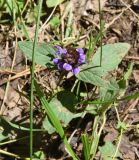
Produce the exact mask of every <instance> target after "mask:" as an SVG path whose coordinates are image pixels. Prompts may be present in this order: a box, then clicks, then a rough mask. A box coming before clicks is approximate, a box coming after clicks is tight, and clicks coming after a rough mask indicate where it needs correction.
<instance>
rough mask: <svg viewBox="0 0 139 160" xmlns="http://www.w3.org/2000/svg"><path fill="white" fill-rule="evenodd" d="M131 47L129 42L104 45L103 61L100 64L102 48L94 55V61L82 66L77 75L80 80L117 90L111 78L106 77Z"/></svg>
mask: <svg viewBox="0 0 139 160" xmlns="http://www.w3.org/2000/svg"><path fill="white" fill-rule="evenodd" d="M129 49H130V45H129V44H127V43H115V44H108V45H105V46H103V47H102V62H101V64H102V65H101V66H100V57H101V53H100V48H99V49H98V51H97V52H96V54H95V55H94V57H93V59H92V62H90V63H89V64H86V65H83V66H82V71H81V72H80V73H79V74H78V75H77V77H78V79H79V80H82V81H84V82H87V83H91V84H94V85H96V86H99V87H105V88H108V89H109V90H117V88H115V87H114V86H113V85H112V84H111V83H110V82H109V80H106V79H104V76H106V75H108V73H109V72H110V71H113V70H114V69H116V67H117V66H118V65H119V63H120V62H121V60H122V58H123V57H124V56H125V54H126V53H127V52H128V50H129Z"/></svg>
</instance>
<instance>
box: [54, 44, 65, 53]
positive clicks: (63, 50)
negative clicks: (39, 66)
mask: <svg viewBox="0 0 139 160" xmlns="http://www.w3.org/2000/svg"><path fill="white" fill-rule="evenodd" d="M54 48H56V49H58V50H57V52H56V54H58V55H62V54H63V55H65V54H67V50H66V48H64V49H63V48H61V47H60V46H58V45H55V46H54Z"/></svg>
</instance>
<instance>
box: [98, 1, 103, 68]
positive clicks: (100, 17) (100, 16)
mask: <svg viewBox="0 0 139 160" xmlns="http://www.w3.org/2000/svg"><path fill="white" fill-rule="evenodd" d="M99 20H100V23H99V24H100V67H101V65H102V34H103V31H102V11H101V2H100V0H99Z"/></svg>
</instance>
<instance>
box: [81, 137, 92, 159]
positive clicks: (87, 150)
mask: <svg viewBox="0 0 139 160" xmlns="http://www.w3.org/2000/svg"><path fill="white" fill-rule="evenodd" d="M81 140H82V143H83V152H84V157H85V160H89V159H90V143H89V137H88V135H87V134H83V135H82V136H81Z"/></svg>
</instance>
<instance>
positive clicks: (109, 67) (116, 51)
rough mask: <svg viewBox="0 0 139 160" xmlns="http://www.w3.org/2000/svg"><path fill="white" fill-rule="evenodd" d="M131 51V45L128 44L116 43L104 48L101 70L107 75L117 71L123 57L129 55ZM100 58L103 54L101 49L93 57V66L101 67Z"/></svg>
mask: <svg viewBox="0 0 139 160" xmlns="http://www.w3.org/2000/svg"><path fill="white" fill-rule="evenodd" d="M129 49H130V45H129V44H128V43H115V44H107V45H105V46H103V47H102V62H101V64H102V66H101V69H102V70H103V72H104V73H105V74H107V72H109V71H113V70H114V69H116V67H118V65H119V63H120V62H121V61H122V59H123V57H124V56H125V55H126V54H127V53H128V51H129ZM100 57H101V52H100V48H99V49H98V50H97V52H96V54H95V55H94V57H93V60H92V66H99V64H100Z"/></svg>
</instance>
